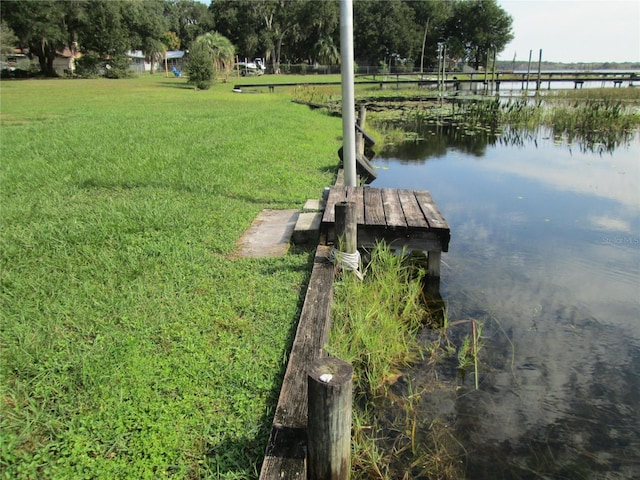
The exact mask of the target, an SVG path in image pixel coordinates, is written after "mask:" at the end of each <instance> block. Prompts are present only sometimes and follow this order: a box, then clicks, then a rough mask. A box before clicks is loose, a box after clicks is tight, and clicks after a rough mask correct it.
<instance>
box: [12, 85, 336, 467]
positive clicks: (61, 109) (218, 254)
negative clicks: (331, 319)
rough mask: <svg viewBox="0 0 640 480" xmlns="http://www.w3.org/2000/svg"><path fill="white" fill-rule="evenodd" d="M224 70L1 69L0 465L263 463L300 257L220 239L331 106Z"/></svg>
mask: <svg viewBox="0 0 640 480" xmlns="http://www.w3.org/2000/svg"><path fill="white" fill-rule="evenodd" d="M232 85H233V84H232V83H226V84H225V83H221V82H219V83H216V84H215V85H214V86H213V88H212V89H211V90H208V91H194V90H193V88H190V87H189V86H188V85H187V84H186V80H185V79H178V78H165V77H164V76H163V75H162V74H157V75H153V76H151V75H148V74H147V75H145V76H141V77H140V78H137V79H129V80H105V79H96V80H27V81H2V82H0V102H1V104H0V112H1V116H0V118H1V129H0V148H1V151H0V175H1V177H0V201H1V203H0V207H1V210H0V221H1V226H0V256H1V257H0V261H1V266H0V269H1V270H0V282H1V285H0V295H1V296H0V308H1V310H0V313H1V341H2V345H1V352H0V355H1V357H0V368H1V378H2V382H1V388H2V390H1V392H0V408H1V422H2V424H1V425H0V427H1V432H0V435H1V443H0V445H1V450H0V452H1V453H0V475H2V478H38V479H40V478H45V479H46V478H60V479H74V478H104V479H115V478H135V479H141V478H165V477H171V478H221V479H232V478H233V479H240V478H255V477H256V476H257V471H258V470H259V467H260V463H261V460H262V455H263V453H264V447H265V445H266V441H267V438H268V433H269V428H270V423H271V419H272V415H273V410H274V408H275V403H276V400H277V395H278V392H279V388H280V382H281V378H282V375H283V371H284V368H285V365H286V361H287V354H288V351H289V348H290V346H291V342H292V337H293V334H294V332H295V326H296V322H297V317H298V315H299V311H300V308H301V302H302V300H303V297H304V293H305V289H304V287H305V282H306V281H307V279H308V276H309V273H310V261H311V254H310V252H309V251H308V250H304V249H294V250H292V251H290V253H288V254H287V255H286V256H284V257H283V258H276V259H259V260H251V259H237V258H233V255H232V253H233V247H234V243H235V242H236V241H237V239H238V238H239V237H240V235H241V234H242V233H243V231H244V230H245V229H246V228H247V226H248V225H249V224H250V223H251V221H252V220H253V219H254V218H255V216H256V215H257V214H258V212H259V211H260V210H261V209H263V208H299V207H302V205H303V204H304V202H305V200H306V199H307V198H319V197H320V195H321V193H322V189H323V187H325V186H327V185H330V184H331V183H332V182H333V180H334V176H335V171H336V167H337V162H338V158H337V154H336V151H337V149H338V147H339V144H340V136H341V122H340V119H338V118H331V117H329V116H326V115H322V114H320V113H317V112H314V111H311V110H309V109H308V108H307V107H305V106H301V105H296V104H293V103H291V102H290V93H291V92H290V91H287V90H285V89H276V91H275V93H268V91H267V90H266V89H263V92H262V93H243V94H238V93H233V92H232V91H231V90H232Z"/></svg>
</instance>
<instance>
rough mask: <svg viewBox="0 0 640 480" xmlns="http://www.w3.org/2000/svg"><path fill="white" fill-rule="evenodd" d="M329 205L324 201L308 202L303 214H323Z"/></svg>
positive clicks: (303, 208)
mask: <svg viewBox="0 0 640 480" xmlns="http://www.w3.org/2000/svg"><path fill="white" fill-rule="evenodd" d="M326 204H327V202H325V201H324V200H307V201H306V202H305V204H304V207H302V211H303V212H323V211H324V207H325V205H326Z"/></svg>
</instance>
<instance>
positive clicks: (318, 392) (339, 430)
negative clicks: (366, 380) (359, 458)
mask: <svg viewBox="0 0 640 480" xmlns="http://www.w3.org/2000/svg"><path fill="white" fill-rule="evenodd" d="M307 379H308V392H309V402H308V405H309V407H308V408H309V414H308V418H309V420H308V424H307V429H308V430H307V431H308V440H307V446H308V467H307V468H308V470H307V474H308V479H309V480H329V479H330V480H347V479H348V478H349V474H350V472H351V402H352V397H353V380H352V379H353V367H352V366H351V365H350V364H349V363H347V362H345V361H344V360H341V359H339V358H332V357H324V358H319V359H317V360H316V361H315V362H314V363H313V365H312V366H311V369H310V370H309V374H308V377H307Z"/></svg>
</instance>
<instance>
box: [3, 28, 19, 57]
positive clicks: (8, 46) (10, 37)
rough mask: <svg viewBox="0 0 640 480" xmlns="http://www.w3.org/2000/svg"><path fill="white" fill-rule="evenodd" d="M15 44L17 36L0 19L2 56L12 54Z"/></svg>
mask: <svg viewBox="0 0 640 480" xmlns="http://www.w3.org/2000/svg"><path fill="white" fill-rule="evenodd" d="M17 44H18V37H16V35H15V33H13V30H11V28H9V26H8V25H7V24H6V23H5V22H4V20H0V55H2V56H3V57H4V56H5V55H10V54H12V53H13V51H14V50H15V47H16V45H17Z"/></svg>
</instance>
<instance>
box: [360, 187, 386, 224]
mask: <svg viewBox="0 0 640 480" xmlns="http://www.w3.org/2000/svg"><path fill="white" fill-rule="evenodd" d="M363 200H364V202H363V203H364V224H365V225H384V226H386V221H385V217H384V207H383V206H382V192H381V191H380V189H379V188H365V189H364V197H363Z"/></svg>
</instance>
